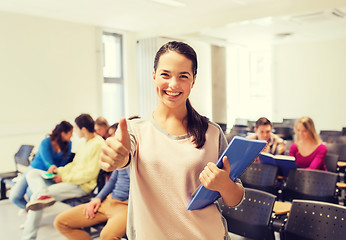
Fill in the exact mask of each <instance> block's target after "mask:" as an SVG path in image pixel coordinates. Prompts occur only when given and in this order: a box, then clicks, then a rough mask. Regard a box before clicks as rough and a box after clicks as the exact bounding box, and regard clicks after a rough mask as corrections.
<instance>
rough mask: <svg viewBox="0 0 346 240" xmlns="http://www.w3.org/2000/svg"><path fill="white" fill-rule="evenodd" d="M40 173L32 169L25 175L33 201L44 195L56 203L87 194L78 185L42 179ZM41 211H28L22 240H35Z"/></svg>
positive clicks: (40, 171)
mask: <svg viewBox="0 0 346 240" xmlns="http://www.w3.org/2000/svg"><path fill="white" fill-rule="evenodd" d="M42 172H43V171H42V170H39V169H35V168H32V169H31V170H30V171H28V173H27V175H26V179H27V181H28V184H29V187H30V189H31V190H32V192H33V194H32V198H33V199H37V198H38V197H39V196H43V195H46V196H51V197H53V198H55V200H56V201H62V200H65V199H68V198H73V197H81V196H83V195H85V194H87V193H86V192H85V191H84V190H83V189H82V188H81V187H80V186H79V185H76V184H71V183H66V182H60V183H55V182H54V181H53V180H46V179H43V178H42V176H41V173H42ZM43 210H44V209H41V210H38V211H32V210H29V211H28V214H27V216H26V221H25V226H24V231H23V235H22V240H34V239H36V237H37V231H38V228H39V227H40V222H41V218H42V215H43Z"/></svg>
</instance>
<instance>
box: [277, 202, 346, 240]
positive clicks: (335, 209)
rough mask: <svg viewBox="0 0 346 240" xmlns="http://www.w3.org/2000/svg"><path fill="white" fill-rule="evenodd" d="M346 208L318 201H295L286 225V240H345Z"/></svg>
mask: <svg viewBox="0 0 346 240" xmlns="http://www.w3.org/2000/svg"><path fill="white" fill-rule="evenodd" d="M345 221H346V207H344V206H341V205H337V204H332V203H326V202H318V201H307V200H294V201H293V202H292V207H291V211H290V214H289V217H288V221H287V223H286V224H285V229H284V232H283V233H284V236H285V238H284V239H285V240H296V239H300V240H307V239H314V240H322V239H323V240H325V239H345V237H346V227H345Z"/></svg>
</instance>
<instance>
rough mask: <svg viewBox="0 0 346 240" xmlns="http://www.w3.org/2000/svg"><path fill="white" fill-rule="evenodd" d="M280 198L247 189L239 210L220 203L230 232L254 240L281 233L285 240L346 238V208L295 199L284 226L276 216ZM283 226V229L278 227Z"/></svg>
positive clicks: (271, 237) (281, 237)
mask: <svg viewBox="0 0 346 240" xmlns="http://www.w3.org/2000/svg"><path fill="white" fill-rule="evenodd" d="M275 200H276V196H275V195H273V194H270V193H266V192H263V191H260V190H256V189H251V188H245V199H244V201H243V202H242V204H241V205H240V206H238V207H236V208H231V207H228V206H227V205H225V204H224V203H223V201H222V199H221V198H220V199H219V200H218V202H219V205H220V208H221V212H222V214H223V216H224V217H225V219H226V221H227V224H228V231H229V232H231V233H234V234H237V235H240V236H243V237H246V238H250V239H269V240H274V239H275V234H274V231H279V233H280V239H281V240H296V239H300V240H305V239H306V240H307V239H310V240H311V239H314V240H325V239H344V238H345V236H346V228H345V224H344V223H345V217H346V207H344V206H340V205H337V204H331V203H327V202H321V201H310V200H293V202H292V206H291V209H290V212H289V215H286V218H285V220H284V221H281V223H283V224H281V223H280V224H279V225H278V224H277V223H276V221H277V219H278V218H276V216H275V209H274V208H275V203H276V202H275ZM277 226H279V227H277Z"/></svg>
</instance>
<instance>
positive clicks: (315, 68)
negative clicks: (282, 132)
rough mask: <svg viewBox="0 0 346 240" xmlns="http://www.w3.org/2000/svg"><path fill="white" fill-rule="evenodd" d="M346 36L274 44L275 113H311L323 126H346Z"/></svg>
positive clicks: (287, 115)
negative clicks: (307, 41)
mask: <svg viewBox="0 0 346 240" xmlns="http://www.w3.org/2000/svg"><path fill="white" fill-rule="evenodd" d="M345 57H346V39H339V40H330V41H321V42H310V43H301V44H290V45H288V44H286V45H278V46H275V47H274V66H273V68H274V73H273V84H274V92H273V94H274V95H273V99H274V101H273V104H274V112H273V114H274V115H275V116H276V118H298V117H301V116H306V115H307V116H310V117H311V118H312V119H313V120H314V122H315V125H316V128H317V129H319V130H329V129H331V130H341V128H342V127H346V110H345V106H346V59H345Z"/></svg>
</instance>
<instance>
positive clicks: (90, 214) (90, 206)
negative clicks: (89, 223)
mask: <svg viewBox="0 0 346 240" xmlns="http://www.w3.org/2000/svg"><path fill="white" fill-rule="evenodd" d="M100 206H101V199H100V198H94V199H93V200H91V201H90V202H89V203H87V204H85V207H84V209H83V214H84V216H85V217H86V218H88V219H92V218H94V217H95V213H97V211H98V210H99V208H100Z"/></svg>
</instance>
